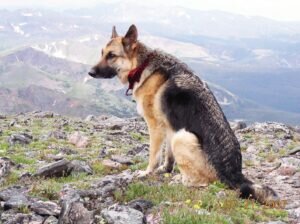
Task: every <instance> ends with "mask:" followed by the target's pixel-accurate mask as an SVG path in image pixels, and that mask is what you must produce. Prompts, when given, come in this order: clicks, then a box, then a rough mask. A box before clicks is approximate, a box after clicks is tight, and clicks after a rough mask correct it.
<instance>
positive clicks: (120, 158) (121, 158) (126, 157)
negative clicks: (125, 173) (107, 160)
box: [111, 155, 133, 165]
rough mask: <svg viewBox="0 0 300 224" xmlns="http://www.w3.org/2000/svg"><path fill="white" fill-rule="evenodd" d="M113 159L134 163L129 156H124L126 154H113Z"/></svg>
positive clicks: (128, 163)
mask: <svg viewBox="0 0 300 224" xmlns="http://www.w3.org/2000/svg"><path fill="white" fill-rule="evenodd" d="M111 160H112V161H115V162H118V163H121V164H124V165H132V164H133V162H132V159H131V158H130V157H128V156H124V155H112V157H111Z"/></svg>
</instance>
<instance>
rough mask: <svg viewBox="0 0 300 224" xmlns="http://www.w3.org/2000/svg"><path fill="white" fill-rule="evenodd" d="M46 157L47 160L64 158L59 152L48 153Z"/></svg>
mask: <svg viewBox="0 0 300 224" xmlns="http://www.w3.org/2000/svg"><path fill="white" fill-rule="evenodd" d="M46 158H47V159H49V160H53V161H59V160H62V159H64V156H63V155H62V154H61V153H59V154H56V155H53V154H48V155H46Z"/></svg>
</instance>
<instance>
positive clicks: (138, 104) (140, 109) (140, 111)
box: [136, 100, 144, 117]
mask: <svg viewBox="0 0 300 224" xmlns="http://www.w3.org/2000/svg"><path fill="white" fill-rule="evenodd" d="M136 110H137V113H138V114H139V115H141V116H142V117H143V116H144V108H143V103H142V102H141V100H138V101H136Z"/></svg>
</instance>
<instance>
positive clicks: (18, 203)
mask: <svg viewBox="0 0 300 224" xmlns="http://www.w3.org/2000/svg"><path fill="white" fill-rule="evenodd" d="M29 205H30V202H29V200H28V198H27V196H25V195H23V194H16V195H11V197H10V198H9V199H8V200H7V201H6V202H5V203H4V206H3V207H4V210H8V209H12V208H20V207H27V206H29Z"/></svg>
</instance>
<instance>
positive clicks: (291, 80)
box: [0, 3, 300, 124]
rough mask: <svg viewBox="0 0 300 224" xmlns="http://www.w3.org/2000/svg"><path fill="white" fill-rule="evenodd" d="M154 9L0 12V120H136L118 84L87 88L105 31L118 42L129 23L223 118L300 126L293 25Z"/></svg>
mask: <svg viewBox="0 0 300 224" xmlns="http://www.w3.org/2000/svg"><path fill="white" fill-rule="evenodd" d="M156 10H157V9H155V8H154V7H152V6H145V5H142V4H134V5H133V4H130V3H129V4H116V3H107V4H101V5H99V6H97V7H94V8H93V9H79V10H68V11H63V12H58V11H51V10H46V9H43V10H39V9H19V10H15V11H8V10H0V17H1V21H0V96H1V99H2V101H1V102H0V112H1V113H15V112H25V111H29V110H53V111H57V112H59V113H62V114H68V115H72V116H86V115H88V114H106V113H109V114H114V115H117V116H132V115H135V105H134V103H133V102H131V98H128V97H126V96H124V92H125V87H123V86H121V85H120V84H119V83H118V81H117V80H101V81H100V80H89V79H87V71H88V70H89V69H90V67H91V65H93V64H94V63H96V62H97V61H98V60H99V57H100V52H101V48H102V46H104V44H105V43H106V42H107V41H108V40H109V36H110V29H111V26H112V25H113V24H114V25H117V29H118V32H119V33H120V34H122V33H124V32H125V31H126V29H127V27H128V26H129V25H130V24H131V23H135V24H137V26H138V28H139V30H140V33H141V35H140V38H139V39H140V40H141V41H142V42H144V43H146V44H147V45H149V46H150V47H152V48H159V49H162V50H164V51H166V52H168V53H171V54H173V55H175V56H177V57H179V58H180V59H181V60H183V61H184V62H185V63H187V64H188V65H189V66H190V67H191V68H192V69H193V70H194V71H195V73H196V74H198V75H199V76H200V77H201V78H203V79H204V80H206V81H207V82H208V84H209V86H210V88H211V89H212V90H213V92H214V93H215V95H216V97H217V99H218V101H219V103H220V104H221V106H222V107H223V109H224V111H225V113H226V115H227V117H228V118H229V119H238V120H240V119H241V120H245V121H247V122H254V121H282V122H286V123H290V124H299V123H300V76H299V71H300V41H299V37H300V23H297V22H278V21H273V20H270V19H266V18H262V17H245V16H242V15H235V14H230V13H225V12H218V11H207V12H203V11H198V10H191V9H185V8H181V7H170V8H164V7H162V8H161V9H160V10H161V11H160V13H159V14H157V12H156ZM154 15H155V16H154Z"/></svg>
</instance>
